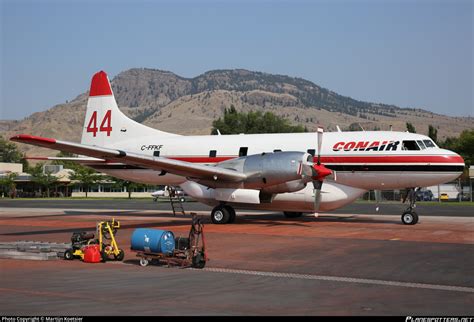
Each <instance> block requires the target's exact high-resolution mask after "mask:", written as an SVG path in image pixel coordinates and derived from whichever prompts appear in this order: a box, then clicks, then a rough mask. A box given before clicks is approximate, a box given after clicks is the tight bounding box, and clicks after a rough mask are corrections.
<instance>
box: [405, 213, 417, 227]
mask: <svg viewBox="0 0 474 322" xmlns="http://www.w3.org/2000/svg"><path fill="white" fill-rule="evenodd" d="M417 222H418V214H417V213H416V212H414V211H406V212H404V213H403V215H402V223H403V224H405V225H415V224H416V223H417Z"/></svg>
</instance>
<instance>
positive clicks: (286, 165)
mask: <svg viewBox="0 0 474 322" xmlns="http://www.w3.org/2000/svg"><path fill="white" fill-rule="evenodd" d="M308 162H312V156H311V155H310V154H309V153H305V152H276V153H262V154H254V155H249V156H245V157H240V158H237V159H232V160H228V161H224V162H220V163H218V164H217V165H216V166H217V167H221V168H226V169H231V170H235V171H238V172H241V173H245V174H246V175H247V179H246V180H245V181H244V182H243V186H242V188H245V189H257V190H262V191H264V192H268V193H284V192H294V191H298V190H301V189H303V188H304V187H305V186H306V183H307V182H309V181H311V173H310V172H308V169H309V167H307V166H304V165H306V164H308Z"/></svg>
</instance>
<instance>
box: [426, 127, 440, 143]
mask: <svg viewBox="0 0 474 322" xmlns="http://www.w3.org/2000/svg"><path fill="white" fill-rule="evenodd" d="M428 136H429V137H430V139H432V140H433V141H434V143H436V144H438V130H437V129H435V127H434V126H433V125H431V124H430V125H429V126H428Z"/></svg>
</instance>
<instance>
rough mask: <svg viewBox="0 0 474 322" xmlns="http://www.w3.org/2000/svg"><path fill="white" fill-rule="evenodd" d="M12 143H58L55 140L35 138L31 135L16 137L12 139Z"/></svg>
mask: <svg viewBox="0 0 474 322" xmlns="http://www.w3.org/2000/svg"><path fill="white" fill-rule="evenodd" d="M10 141H16V142H39V143H47V144H54V143H56V140H55V139H50V138H43V137H40V136H34V135H29V134H18V135H14V136H12V137H11V138H10Z"/></svg>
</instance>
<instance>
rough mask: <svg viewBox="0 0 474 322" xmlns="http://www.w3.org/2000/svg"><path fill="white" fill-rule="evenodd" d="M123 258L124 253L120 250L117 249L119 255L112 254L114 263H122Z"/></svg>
mask: <svg viewBox="0 0 474 322" xmlns="http://www.w3.org/2000/svg"><path fill="white" fill-rule="evenodd" d="M124 257H125V252H124V251H123V250H122V249H119V253H118V254H117V255H115V254H114V258H115V260H116V261H119V262H121V261H123V258H124Z"/></svg>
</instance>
